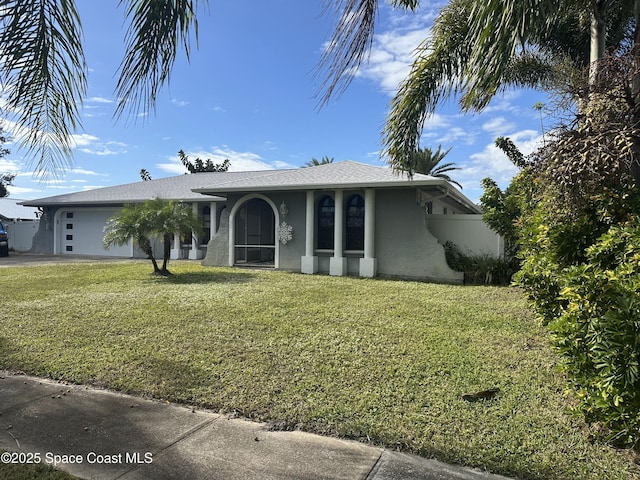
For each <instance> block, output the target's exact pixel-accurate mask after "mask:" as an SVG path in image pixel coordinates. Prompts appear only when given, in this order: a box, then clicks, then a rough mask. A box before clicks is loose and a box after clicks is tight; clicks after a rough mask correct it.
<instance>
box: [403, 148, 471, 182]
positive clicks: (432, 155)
mask: <svg viewBox="0 0 640 480" xmlns="http://www.w3.org/2000/svg"><path fill="white" fill-rule="evenodd" d="M450 151H451V149H450V148H449V149H447V150H445V151H444V152H443V151H442V145H438V149H437V150H436V151H435V152H434V151H432V150H431V149H430V148H428V147H427V148H418V149H417V150H416V151H415V152H412V153H411V156H410V159H409V165H410V167H411V168H412V170H410V171H408V173H409V175H412V174H413V173H422V174H424V175H431V176H432V177H437V178H443V179H444V180H446V181H447V182H450V183H454V184H456V185H457V186H458V187H460V188H462V185H460V184H459V183H458V182H456V181H455V180H452V179H451V177H450V176H449V175H448V174H447V172H451V171H453V170H460V167H455V166H454V165H455V163H453V162H449V163H444V164H442V165H440V162H441V161H442V160H443V159H444V157H446V156H447V154H448V153H449V152H450Z"/></svg>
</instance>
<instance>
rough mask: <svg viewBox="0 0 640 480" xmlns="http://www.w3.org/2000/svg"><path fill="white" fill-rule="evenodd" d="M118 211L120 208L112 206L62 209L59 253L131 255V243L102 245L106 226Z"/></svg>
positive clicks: (59, 228) (59, 226) (59, 227)
mask: <svg viewBox="0 0 640 480" xmlns="http://www.w3.org/2000/svg"><path fill="white" fill-rule="evenodd" d="M116 212H118V209H110V208H109V209H95V210H89V209H87V210H64V211H62V212H61V213H60V216H59V218H60V220H59V224H58V231H59V243H58V245H59V247H58V250H59V253H68V254H74V255H108V256H115V257H130V256H131V245H130V244H127V245H123V246H122V247H111V248H109V249H108V250H107V249H105V248H104V246H103V245H102V240H103V238H104V227H105V225H106V224H107V220H108V219H109V217H111V216H113V215H114V214H115V213H116Z"/></svg>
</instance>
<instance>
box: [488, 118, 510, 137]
mask: <svg viewBox="0 0 640 480" xmlns="http://www.w3.org/2000/svg"><path fill="white" fill-rule="evenodd" d="M514 128H515V124H514V123H513V122H509V121H507V120H506V119H505V118H504V117H494V118H492V119H490V120H488V121H486V122H485V123H483V124H482V130H484V131H485V132H489V133H490V134H491V135H493V136H496V137H499V136H501V135H505V134H506V133H507V132H509V131H510V130H513V129H514Z"/></svg>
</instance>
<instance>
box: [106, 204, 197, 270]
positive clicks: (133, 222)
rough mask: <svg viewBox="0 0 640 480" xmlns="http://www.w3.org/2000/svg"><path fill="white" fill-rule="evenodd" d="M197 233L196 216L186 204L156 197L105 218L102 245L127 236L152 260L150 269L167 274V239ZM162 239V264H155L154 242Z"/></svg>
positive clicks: (122, 242) (120, 242)
mask: <svg viewBox="0 0 640 480" xmlns="http://www.w3.org/2000/svg"><path fill="white" fill-rule="evenodd" d="M191 231H193V232H196V234H199V233H201V231H202V226H201V222H200V220H199V219H198V218H197V216H196V215H195V214H194V213H193V209H192V208H191V206H190V205H187V204H184V203H181V202H176V201H175V200H169V201H167V200H162V199H160V198H156V199H154V200H148V201H146V202H144V203H141V204H132V205H125V206H124V207H123V208H122V210H120V212H118V213H117V214H115V215H114V216H113V217H111V218H110V219H109V220H108V221H107V225H106V227H105V232H106V233H105V236H104V246H105V248H108V247H110V246H113V245H125V244H126V243H128V242H129V240H131V239H133V241H134V242H135V243H136V244H137V245H138V247H139V248H140V250H142V252H143V253H144V254H145V255H147V257H148V258H149V260H151V263H152V264H153V273H154V274H157V275H170V274H171V272H169V270H168V269H167V265H168V263H169V258H170V256H171V242H172V240H173V237H174V236H175V235H180V234H182V233H187V232H191ZM160 239H161V240H162V246H163V248H162V258H163V261H162V267H159V266H158V262H157V260H156V255H155V253H154V248H153V247H154V243H155V241H156V240H160Z"/></svg>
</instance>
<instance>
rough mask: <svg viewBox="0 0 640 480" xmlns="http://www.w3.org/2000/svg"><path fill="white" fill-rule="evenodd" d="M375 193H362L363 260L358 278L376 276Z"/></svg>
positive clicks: (361, 260) (368, 190)
mask: <svg viewBox="0 0 640 480" xmlns="http://www.w3.org/2000/svg"><path fill="white" fill-rule="evenodd" d="M375 237H376V191H375V190H374V189H373V188H367V189H365V191H364V258H361V259H360V276H361V277H375V276H376V264H377V261H376V250H375Z"/></svg>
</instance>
